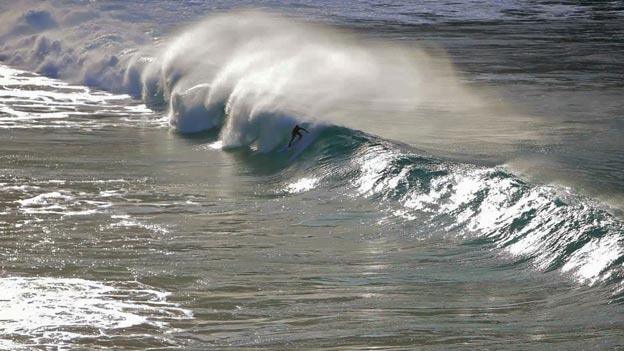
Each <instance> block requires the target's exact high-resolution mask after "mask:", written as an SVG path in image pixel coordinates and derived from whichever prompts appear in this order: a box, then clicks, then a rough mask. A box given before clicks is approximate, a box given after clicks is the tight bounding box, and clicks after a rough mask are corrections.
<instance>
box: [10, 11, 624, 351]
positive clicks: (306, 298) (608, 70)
mask: <svg viewBox="0 0 624 351" xmlns="http://www.w3.org/2000/svg"><path fill="white" fill-rule="evenodd" d="M68 4H70V5H71V4H74V2H73V1H57V5H59V6H61V5H62V6H69V5H68ZM153 4H154V2H144V1H136V2H132V3H128V4H126V3H121V2H99V3H93V4H91V5H90V6H96V7H98V6H99V10H101V11H102V14H104V13H108V12H110V13H112V14H113V15H114V16H117V17H118V18H123V19H124V20H129V19H130V20H132V23H135V22H136V23H140V24H141V25H145V26H147V27H149V26H153V28H152V29H153V30H154V33H157V36H160V35H163V36H166V35H167V34H166V33H168V31H170V30H171V28H176V26H177V24H179V23H180V22H181V21H182V22H184V21H190V20H195V19H197V18H198V16H199V15H200V14H206V13H208V12H210V11H214V10H224V9H225V10H227V9H229V8H231V7H232V5H231V4H229V3H219V2H215V3H213V2H210V3H208V2H203V1H193V2H187V3H185V4H184V6H182V5H179V4H178V3H174V2H164V3H159V4H160V5H162V6H154V5H153ZM341 4H342V3H340V4H338V3H334V2H325V3H323V4H322V5H318V4H316V3H315V2H314V3H313V2H309V3H308V2H293V3H289V4H288V7H287V10H288V11H289V13H290V15H291V16H295V17H298V18H303V19H305V20H310V21H321V22H329V23H331V24H333V25H337V26H341V27H348V28H350V29H351V30H355V31H357V32H358V33H360V34H361V35H363V36H367V37H370V36H372V37H377V38H378V37H382V38H384V40H391V41H396V42H407V43H409V42H420V41H423V42H424V41H426V42H427V45H433V44H435V45H441V46H442V47H443V48H444V49H445V50H447V51H448V52H449V54H450V56H451V59H452V60H453V61H454V62H455V63H457V65H458V66H457V68H458V69H459V70H460V73H461V74H460V76H461V77H463V78H464V79H465V80H466V81H467V84H469V85H475V86H479V87H481V88H483V89H485V90H488V91H489V90H493V91H494V90H495V91H496V93H497V94H498V95H496V96H500V98H501V99H503V100H504V101H505V102H506V103H508V104H510V105H513V106H514V109H516V108H517V109H518V110H523V111H525V112H527V113H526V116H528V117H527V119H526V120H523V121H522V122H520V124H521V125H523V126H524V127H525V128H524V129H522V130H521V131H520V132H519V134H521V136H520V137H518V135H500V134H497V133H495V131H509V129H508V128H507V129H505V126H504V125H491V124H490V125H474V126H471V125H470V123H461V124H457V125H453V124H451V125H449V124H444V123H440V125H435V123H436V122H435V121H434V120H432V119H430V120H429V121H430V122H431V123H432V124H429V125H423V126H422V128H414V130H413V133H412V134H410V135H412V136H413V139H411V140H406V141H407V142H408V143H409V144H410V145H406V144H403V143H401V142H398V141H392V140H388V139H384V138H381V137H378V136H375V135H371V134H367V133H363V132H360V131H357V130H354V129H350V128H348V127H349V126H348V125H347V126H335V125H331V124H327V123H326V124H319V125H311V126H309V129H310V130H311V134H310V135H306V139H305V140H306V142H304V143H301V144H299V146H296V147H295V148H294V150H291V151H288V150H286V149H285V148H282V147H277V148H274V149H271V150H261V148H260V147H259V145H258V143H256V144H252V145H251V147H241V148H234V149H230V150H222V146H223V140H220V136H219V134H218V131H213V132H208V133H203V134H195V135H187V136H183V135H180V134H178V133H176V132H174V131H172V130H171V128H170V126H169V124H168V123H167V117H166V116H165V112H163V111H157V112H153V111H152V110H150V109H148V108H147V107H146V106H145V105H143V104H142V103H141V102H139V101H138V100H135V99H132V98H131V97H130V96H128V95H120V94H112V93H108V92H103V91H100V90H96V89H90V88H87V87H84V86H81V85H74V84H68V83H65V82H62V81H60V80H57V79H52V78H46V77H43V76H41V75H38V74H35V73H30V72H27V71H23V70H18V69H14V68H9V67H6V66H0V349H2V350H31V349H35V350H37V349H41V350H55V349H63V350H64V349H68V350H84V349H90V350H91V349H95V350H100V349H101V350H106V349H128V350H144V349H158V350H161V349H188V350H207V349H208V350H212V349H214V350H224V349H225V350H227V349H250V348H257V349H266V350H275V349H328V350H362V349H383V350H389V349H396V350H410V349H423V350H472V349H513V350H516V349H517V350H526V349H531V350H551V349H570V350H577V349H578V350H586V349H604V350H611V349H619V348H624V313H623V312H624V311H623V310H622V303H623V301H624V285H623V284H624V267H623V262H624V224H623V222H622V216H621V211H620V210H621V202H620V200H621V195H622V193H621V189H622V185H623V184H624V183H623V180H622V170H624V167H623V163H622V162H623V160H624V158H623V157H622V150H623V149H624V148H622V146H623V145H622V142H623V141H624V138H622V130H623V129H622V128H623V126H624V125H622V123H620V122H621V108H622V105H621V102H620V100H619V97H621V95H622V90H621V81H620V80H619V78H621V74H622V73H621V72H622V71H621V69H622V62H624V61H623V60H620V59H619V58H621V56H622V52H623V51H618V49H619V48H621V45H622V37H621V36H622V27H621V26H622V25H621V17H622V8H621V6H620V5H619V4H618V3H605V4H589V5H585V4H576V3H572V2H570V3H561V4H556V5H553V4H550V3H545V2H544V3H537V4H533V3H532V4H529V5H527V4H524V3H522V2H504V1H503V2H496V4H494V5H492V6H487V7H483V6H482V5H480V4H477V3H476V2H463V3H461V4H456V3H453V4H451V3H443V2H423V3H422V4H419V5H392V6H391V5H389V4H386V3H380V2H359V3H357V4H352V6H344V5H341ZM9 5H10V4H4V5H3V4H0V7H2V6H4V7H6V8H8V7H10V6H9ZM187 5H188V6H187ZM239 5H240V4H239ZM243 5H246V4H243ZM255 5H258V4H257V3H256V4H255ZM279 5H283V4H279ZM260 6H261V7H263V8H268V9H272V10H275V9H276V8H281V7H279V6H278V4H277V3H273V2H263V3H261V4H260ZM107 11H108V12H107ZM74 15H75V14H74ZM83 15H84V14H83ZM39 16H41V15H39ZM102 16H104V15H102ZM44 17H45V16H44ZM117 17H116V18H117ZM25 18H27V19H28V17H25ZM59 23H61V21H60V20H59ZM154 23H158V25H156V24H154ZM0 29H1V28H0ZM572 29H574V30H572ZM570 30H572V31H571V32H570ZM163 33H164V34H163ZM115 40H116V41H119V40H121V39H120V38H115ZM555 44H556V45H555ZM42 45H43V44H42ZM520 48H524V49H523V50H526V51H523V50H520ZM598 48H603V50H604V51H603V52H602V53H599V52H598V51H597V49H598ZM2 54H3V55H5V56H6V55H7V53H6V52H2ZM9 56H10V55H9ZM52 56H53V55H52ZM5 58H6V57H5ZM3 59H4V58H3ZM16 62H17V61H16ZM585 64H588V65H589V66H586V65H585ZM600 67H601V68H600ZM43 73H46V71H45V70H43ZM48 73H49V72H48ZM450 100H452V99H450ZM448 104H449V106H450V105H452V104H453V102H452V101H449V102H448ZM443 107H444V106H442V108H443ZM437 112H439V111H437ZM437 112H436V110H435V109H433V110H432V109H425V108H423V109H420V110H418V111H417V113H418V114H420V117H422V116H426V115H428V114H433V115H435V114H436V113H437ZM269 117H272V116H269ZM278 117H280V116H279V115H278ZM267 118H268V117H267ZM383 120H384V121H392V118H391V116H387V118H386V117H384V119H383ZM269 121H270V119H269ZM287 122H292V120H290V119H288V120H287ZM503 124H504V123H503ZM270 126H272V127H271V128H274V129H272V130H273V131H274V132H275V133H282V134H285V136H283V137H279V138H277V139H279V140H281V139H284V138H287V136H288V133H289V129H290V124H288V126H287V127H284V126H283V125H280V124H272V125H270ZM306 126H307V124H306ZM278 127H279V128H278ZM281 127H284V128H281ZM391 127H392V126H388V129H389V130H390V128H391ZM280 128H281V129H280ZM523 133H525V134H523ZM523 135H527V137H526V138H525V137H523ZM529 135H530V137H529ZM536 135H537V136H538V137H536ZM280 138H281V139H280ZM221 139H222V138H221ZM279 140H278V141H279ZM282 141H284V140H282ZM284 142H285V141H284ZM260 146H262V145H260ZM594 195H595V196H594ZM607 198H608V199H609V200H610V202H609V203H607V202H604V201H603V200H604V199H607ZM610 205H611V206H610ZM618 209H619V210H618ZM618 211H620V212H618Z"/></svg>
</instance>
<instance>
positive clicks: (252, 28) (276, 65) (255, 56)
mask: <svg viewBox="0 0 624 351" xmlns="http://www.w3.org/2000/svg"><path fill="white" fill-rule="evenodd" d="M19 4H20V6H17V5H16V7H14V8H10V9H9V10H8V11H5V12H4V15H3V16H2V18H0V20H2V21H1V22H2V23H5V25H4V27H2V28H0V29H1V31H0V39H1V40H0V41H2V42H4V43H5V44H4V45H3V47H2V48H0V53H1V54H0V58H2V59H3V61H5V62H8V63H9V64H12V65H17V66H21V67H24V68H28V69H31V70H35V71H37V72H40V73H43V74H46V75H49V76H54V77H60V78H64V79H68V80H72V81H75V82H79V83H82V84H86V85H90V86H96V87H100V88H103V89H107V90H112V91H115V92H125V93H128V94H130V95H132V96H135V97H137V98H141V99H142V100H143V101H144V102H145V103H146V104H147V105H148V106H150V107H152V108H154V109H158V108H160V109H165V110H166V111H167V112H166V113H167V115H168V117H169V122H170V124H171V125H172V126H173V127H174V128H175V129H176V130H178V131H179V132H181V133H195V132H200V131H205V130H216V131H219V141H218V143H215V144H213V145H214V146H215V147H217V146H218V147H224V148H232V147H245V148H249V149H250V150H251V151H252V153H253V155H254V156H255V157H261V155H264V156H265V157H270V158H272V159H275V160H277V164H279V165H281V166H284V165H288V167H295V168H298V169H300V170H301V172H300V173H301V175H303V174H305V176H300V177H299V178H298V180H296V181H294V182H292V183H291V184H289V186H288V187H286V190H287V191H288V192H291V193H297V192H301V191H309V190H311V189H314V188H318V187H330V188H336V187H343V188H345V187H346V188H347V189H350V191H352V192H355V193H356V194H358V195H360V196H365V197H368V198H371V199H374V200H375V201H377V202H378V203H379V204H380V208H381V209H382V210H384V211H388V214H389V215H390V216H393V217H394V218H403V219H405V220H410V221H420V222H421V223H422V228H424V229H425V230H430V229H431V228H437V230H438V231H440V230H442V231H447V232H453V233H455V234H456V235H459V236H464V237H475V238H480V240H484V241H485V242H487V243H491V244H492V245H494V246H496V247H498V248H500V249H502V250H504V251H506V252H508V253H510V254H512V255H516V256H520V257H526V258H528V259H530V260H531V262H533V263H534V265H535V266H536V268H538V269H540V270H561V271H562V272H567V273H569V274H572V275H574V276H575V277H577V278H578V279H579V280H581V281H584V282H588V283H590V284H593V283H597V282H616V283H617V284H619V285H621V282H622V280H623V278H624V277H623V272H622V264H623V262H624V249H623V248H624V239H623V238H624V235H623V234H624V227H623V225H622V223H621V222H620V221H619V220H618V219H617V218H615V217H613V216H612V215H610V214H609V212H608V211H607V210H605V209H602V208H601V206H600V205H599V204H597V203H594V202H592V201H591V200H590V199H586V198H583V197H581V196H578V195H574V194H573V193H571V192H567V191H566V190H565V189H562V188H557V187H552V186H535V185H531V184H528V183H526V182H524V181H522V180H521V179H520V178H518V177H516V176H514V175H513V174H512V173H511V172H510V171H508V170H507V169H506V168H505V167H504V166H501V167H494V168H488V167H479V166H475V165H470V164H465V163H457V162H450V161H445V160H442V159H437V158H434V157H430V156H425V155H423V154H422V153H419V152H417V151H414V150H413V149H411V148H409V147H407V146H405V145H401V144H398V143H393V142H389V141H387V140H386V139H382V138H379V137H374V136H372V135H371V134H366V133H362V132H357V131H356V130H364V131H368V132H371V133H375V134H383V132H387V131H388V130H389V129H392V128H394V129H405V128H406V127H409V126H411V125H413V124H414V120H413V118H414V114H413V112H414V111H415V110H417V109H419V108H422V107H423V106H439V105H440V104H442V102H444V101H447V100H449V99H452V101H453V103H452V104H442V105H443V106H444V109H447V110H448V109H450V110H452V111H450V112H452V114H456V115H460V116H462V115H463V114H462V113H460V112H465V111H467V110H471V109H480V108H482V107H483V106H482V105H483V103H482V101H481V100H480V99H479V98H478V97H477V96H475V95H474V94H473V93H472V92H470V91H468V90H467V89H466V88H465V87H463V86H462V85H461V84H460V83H459V79H458V78H457V76H456V75H455V73H454V72H453V69H452V67H451V66H450V65H449V63H448V61H447V60H445V59H444V58H443V57H441V56H439V55H436V56H432V55H430V54H428V53H427V52H425V51H424V50H421V49H419V48H415V47H405V46H398V45H388V44H386V43H383V42H380V41H376V40H370V39H364V38H360V37H358V36H356V35H354V34H350V33H346V32H342V31H336V30H332V29H328V28H325V27H320V26H317V25H313V24H306V23H299V22H294V21H291V20H288V19H285V18H283V17H279V16H275V15H269V14H265V13H258V12H238V13H229V14H221V15H216V16H212V17H210V18H208V19H207V20H205V21H203V22H201V23H199V24H197V25H195V26H193V27H191V28H189V29H186V30H184V31H182V32H181V33H179V34H177V35H172V36H171V39H168V40H155V39H154V38H152V37H149V36H146V35H144V34H137V33H144V32H145V31H144V29H145V28H144V27H142V25H141V24H140V23H138V24H137V23H133V22H129V21H123V20H120V19H118V18H116V17H111V16H107V15H105V14H103V13H101V12H93V11H89V10H84V9H83V10H80V11H69V12H67V11H66V12H64V13H63V12H62V11H59V10H56V9H52V8H46V7H34V8H37V9H36V10H32V9H31V8H33V7H30V6H31V5H32V4H30V3H28V2H24V3H19ZM24 4H26V5H24ZM28 5H30V6H28ZM5 6H6V5H5ZM87 8H88V7H87ZM436 115H438V114H436ZM390 116H391V117H390ZM296 123H301V124H304V125H305V126H306V127H308V128H309V129H310V130H311V131H312V135H311V136H310V137H307V139H306V140H307V142H306V143H305V144H302V145H300V146H298V147H296V148H295V149H296V150H295V151H287V152H284V149H283V147H284V145H285V144H287V142H288V140H287V138H288V137H289V132H290V129H291V128H292V126H293V125H294V124H296ZM388 124H389V125H390V126H388ZM336 125H345V126H348V127H349V128H341V127H336ZM377 132H380V133H377ZM312 141H314V142H313V143H312ZM294 159H297V162H293V160H294ZM280 160H282V161H283V162H281V163H280V162H279V161H280ZM304 171H305V172H304ZM296 174H299V173H297V172H295V175H296ZM293 177H294V176H293Z"/></svg>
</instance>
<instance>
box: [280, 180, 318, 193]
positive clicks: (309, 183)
mask: <svg viewBox="0 0 624 351" xmlns="http://www.w3.org/2000/svg"><path fill="white" fill-rule="evenodd" d="M318 183H319V179H318V178H314V177H303V178H301V179H299V180H297V181H295V182H292V183H290V184H288V185H287V186H286V191H287V192H288V193H291V194H297V193H302V192H305V191H310V190H312V189H314V188H315V187H316V186H317V184H318Z"/></svg>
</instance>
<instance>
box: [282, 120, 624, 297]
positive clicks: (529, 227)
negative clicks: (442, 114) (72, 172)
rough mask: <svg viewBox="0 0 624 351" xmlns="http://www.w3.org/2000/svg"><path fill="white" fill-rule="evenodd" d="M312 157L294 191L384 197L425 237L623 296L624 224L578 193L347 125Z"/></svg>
mask: <svg viewBox="0 0 624 351" xmlns="http://www.w3.org/2000/svg"><path fill="white" fill-rule="evenodd" d="M303 156H305V157H303V159H302V160H300V161H299V162H297V163H296V164H294V165H291V166H289V167H294V168H296V170H294V171H293V170H289V171H288V173H287V174H288V179H291V180H289V184H287V185H286V187H285V191H286V192H287V193H298V192H303V191H310V190H312V189H326V190H330V191H332V192H336V191H338V192H340V189H346V192H347V194H357V195H358V196H363V197H367V198H370V199H371V200H374V202H375V203H377V204H378V205H379V208H380V210H381V211H385V212H386V213H387V214H388V217H389V218H391V219H394V220H392V222H393V223H396V220H404V221H407V222H412V223H419V224H418V227H419V228H420V230H422V232H421V233H416V234H415V235H435V234H439V235H448V234H451V235H454V236H457V237H459V238H463V239H465V240H469V241H471V240H474V241H478V242H479V243H480V244H483V245H489V246H492V247H493V248H496V249H499V250H502V252H506V253H507V254H508V255H510V256H511V257H516V258H518V259H519V260H521V261H527V260H528V261H529V262H531V264H532V265H533V266H534V267H535V269H537V270H540V271H554V270H558V271H560V272H561V273H564V274H567V275H570V276H571V277H573V278H574V279H575V280H577V281H579V282H582V283H584V284H589V285H593V284H599V283H606V284H614V285H615V291H616V292H617V293H621V292H622V282H623V281H624V269H623V268H624V267H623V262H624V224H623V223H622V222H621V220H619V219H618V218H617V217H615V216H614V215H612V214H611V213H610V212H609V210H608V208H604V207H603V206H602V205H601V204H599V203H597V202H596V201H594V200H592V199H590V198H586V197H583V196H580V195H578V194H575V193H574V192H573V191H572V190H571V189H567V188H563V187H558V186H554V185H542V186H536V185H532V184H529V183H527V182H525V181H523V180H522V179H520V178H519V177H517V176H516V175H514V174H513V173H512V172H510V171H509V170H508V169H507V168H506V167H505V166H504V165H503V166H497V167H481V166H476V165H470V164H465V163H458V162H453V161H449V160H443V159H439V158H436V157H432V156H428V155H426V154H424V153H422V152H419V151H418V150H414V149H413V148H412V147H410V146H407V145H402V144H397V143H396V142H390V141H387V140H384V139H380V138H379V137H375V136H372V135H369V134H366V133H362V132H357V131H353V130H350V129H347V128H339V127H330V128H327V129H325V130H324V131H323V132H322V133H320V135H319V137H318V139H317V141H316V142H315V143H314V145H313V146H312V147H311V148H310V149H309V150H306V152H305V154H304V155H303ZM271 157H274V158H278V157H280V156H279V154H275V155H272V156H271ZM432 233H433V234H432Z"/></svg>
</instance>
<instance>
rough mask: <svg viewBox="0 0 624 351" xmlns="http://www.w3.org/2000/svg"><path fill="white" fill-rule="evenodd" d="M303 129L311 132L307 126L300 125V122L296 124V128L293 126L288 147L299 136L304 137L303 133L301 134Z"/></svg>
mask: <svg viewBox="0 0 624 351" xmlns="http://www.w3.org/2000/svg"><path fill="white" fill-rule="evenodd" d="M301 131H304V132H306V133H310V132H308V131H307V130H306V129H305V128H301V127H299V125H298V124H297V125H295V128H293V130H292V133H290V141H289V142H288V147H290V146H291V145H292V143H293V141H295V139H296V138H297V137H299V138H303V135H302V134H301Z"/></svg>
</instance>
